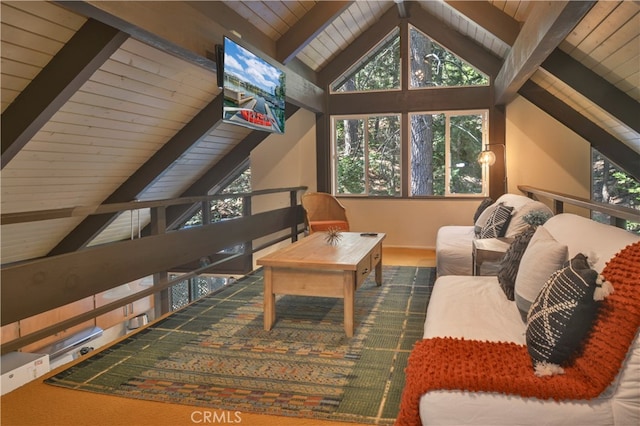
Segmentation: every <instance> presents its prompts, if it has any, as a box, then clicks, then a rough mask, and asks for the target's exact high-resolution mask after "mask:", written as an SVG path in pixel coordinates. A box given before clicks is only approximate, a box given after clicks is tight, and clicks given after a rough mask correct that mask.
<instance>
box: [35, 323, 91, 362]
mask: <svg viewBox="0 0 640 426" xmlns="http://www.w3.org/2000/svg"><path fill="white" fill-rule="evenodd" d="M102 332H103V330H102V329H101V328H100V327H89V328H85V329H84V330H82V331H79V332H78V333H76V334H74V335H72V336H69V337H66V338H64V339H62V340H59V341H57V342H56V343H54V344H52V345H49V346H45V347H44V348H42V349H40V350H38V351H37V352H38V353H41V354H49V359H54V358H56V357H59V356H61V355H64V354H65V353H67V352H68V351H70V350H71V349H73V348H77V347H78V346H81V345H83V344H85V343H87V342H89V341H91V340H93V339H97V338H98V337H100V336H102Z"/></svg>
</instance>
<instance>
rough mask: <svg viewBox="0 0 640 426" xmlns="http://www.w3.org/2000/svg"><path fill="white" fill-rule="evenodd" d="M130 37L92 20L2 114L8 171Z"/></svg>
mask: <svg viewBox="0 0 640 426" xmlns="http://www.w3.org/2000/svg"><path fill="white" fill-rule="evenodd" d="M128 37H129V36H128V35H127V34H125V33H123V32H120V31H118V30H117V29H115V28H112V27H110V26H108V25H105V24H103V23H101V22H98V21H95V20H93V19H89V20H88V21H87V22H86V23H85V24H84V25H83V26H82V27H81V28H80V29H79V30H78V31H77V32H76V34H75V35H74V36H73V37H71V39H70V40H69V41H68V42H67V43H66V44H65V45H64V46H63V47H62V49H60V51H59V52H58V53H57V54H56V55H55V56H54V57H53V58H52V59H51V61H49V63H48V64H47V65H46V66H45V67H44V68H43V69H42V70H41V71H40V73H38V75H37V76H36V77H35V78H34V79H33V80H32V81H31V83H29V85H28V86H27V87H26V88H25V89H24V90H23V91H22V92H21V93H20V95H18V97H17V98H16V99H15V100H14V101H13V102H12V103H11V104H10V105H9V106H8V107H7V109H6V110H5V111H4V112H3V113H2V118H1V120H2V126H1V128H2V136H1V140H2V155H1V161H0V163H1V166H0V168H4V167H5V166H6V165H7V164H8V163H9V161H11V159H13V157H15V155H16V154H17V153H18V152H19V151H20V150H21V149H22V148H23V147H24V146H25V145H26V144H27V142H29V141H30V140H31V138H32V137H33V136H34V135H35V134H36V133H37V132H38V131H39V130H40V129H41V128H42V126H44V125H45V124H46V123H47V121H49V119H50V118H51V117H52V116H53V115H54V114H55V113H56V112H57V111H58V110H59V109H60V107H62V105H64V104H65V103H66V102H67V101H68V100H69V98H71V96H73V94H74V93H75V92H76V91H77V90H78V89H79V88H80V87H81V86H82V85H83V84H84V83H85V82H86V81H87V80H89V78H90V77H91V76H92V75H93V73H94V72H95V71H96V70H97V69H98V68H100V66H102V64H104V62H105V61H106V60H107V59H108V58H109V57H110V56H111V55H112V54H113V52H115V51H116V50H117V49H118V48H119V47H120V46H121V45H122V43H124V41H125V40H126V39H127V38H128Z"/></svg>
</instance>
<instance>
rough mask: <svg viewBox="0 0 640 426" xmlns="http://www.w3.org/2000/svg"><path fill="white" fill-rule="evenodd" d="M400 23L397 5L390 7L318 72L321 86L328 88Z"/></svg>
mask: <svg viewBox="0 0 640 426" xmlns="http://www.w3.org/2000/svg"><path fill="white" fill-rule="evenodd" d="M399 24H400V19H399V18H398V13H397V9H396V8H395V6H391V7H389V9H388V10H387V11H386V12H385V13H384V14H383V15H382V16H381V17H380V19H378V21H377V22H375V23H374V24H373V25H371V26H370V27H369V28H367V29H366V30H365V31H364V32H363V33H362V34H361V35H360V36H359V37H358V38H357V39H355V40H354V41H353V42H352V43H351V44H349V46H348V47H347V48H346V49H344V50H343V51H342V52H340V53H339V54H338V55H337V56H336V57H335V58H334V59H333V60H332V61H331V62H329V63H328V64H327V65H325V67H324V68H323V69H322V70H320V72H319V73H318V82H319V84H320V87H323V88H325V89H326V88H327V87H328V86H329V84H331V82H332V81H333V80H335V79H336V78H338V77H339V76H340V75H341V74H342V73H343V72H345V71H346V70H347V69H349V67H351V66H352V65H353V64H354V63H355V62H356V61H358V59H360V58H361V57H362V56H364V55H365V54H366V53H367V52H368V51H369V50H371V49H372V48H373V47H375V45H376V44H378V43H379V42H380V40H382V39H383V38H384V37H385V36H386V35H387V34H389V33H390V32H391V30H393V29H394V28H395V27H397V26H398V25H399Z"/></svg>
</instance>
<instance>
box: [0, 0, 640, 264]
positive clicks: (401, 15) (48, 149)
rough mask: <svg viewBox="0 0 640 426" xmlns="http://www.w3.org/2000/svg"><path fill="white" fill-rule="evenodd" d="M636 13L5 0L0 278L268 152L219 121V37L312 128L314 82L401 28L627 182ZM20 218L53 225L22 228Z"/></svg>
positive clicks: (439, 4) (582, 5)
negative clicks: (266, 62)
mask: <svg viewBox="0 0 640 426" xmlns="http://www.w3.org/2000/svg"><path fill="white" fill-rule="evenodd" d="M639 12H640V5H639V4H638V2H635V1H609V0H607V1H602V0H601V1H595V2H576V1H571V2H536V1H511V0H508V1H486V2H485V1H416V2H408V1H405V2H402V1H395V2H394V1H390V0H389V1H355V2H352V1H219V2H207V1H194V2H179V1H176V2H130V1H129V2H101V1H88V2H79V1H54V2H11V1H3V2H2V3H1V23H2V28H1V37H2V52H1V56H2V69H1V75H2V81H1V87H2V99H1V101H2V157H1V159H2V161H1V164H2V172H1V173H2V200H1V207H2V215H3V220H2V227H1V232H2V247H1V248H2V263H3V264H6V263H9V262H16V261H21V260H26V259H33V258H37V257H41V256H47V255H52V254H60V253H65V252H69V251H73V250H77V249H78V248H81V247H84V246H86V245H88V244H99V243H102V242H109V241H116V240H119V239H122V238H127V237H128V236H129V235H130V234H131V233H132V232H138V231H139V228H140V227H142V226H144V225H145V224H146V223H148V213H145V211H143V212H142V213H141V217H139V218H138V217H136V218H135V223H134V220H133V218H132V217H131V215H127V214H123V215H120V216H111V215H94V216H87V215H86V214H83V213H82V212H81V211H78V210H77V209H75V210H74V207H77V206H96V205H99V204H102V203H114V202H126V201H131V200H152V199H162V198H173V197H179V196H189V195H203V194H206V193H207V192H208V191H209V190H210V189H211V188H212V187H214V186H215V185H216V184H218V183H219V182H220V181H221V180H222V179H224V178H225V177H227V176H228V175H229V174H230V173H232V172H233V171H234V170H236V169H237V168H238V167H241V165H242V164H243V162H244V161H245V160H246V158H247V157H248V155H249V153H250V151H251V149H253V148H254V147H255V146H256V145H257V144H259V143H260V142H261V141H262V140H263V139H264V138H265V137H266V136H265V135H264V134H261V133H258V132H251V131H249V130H246V129H242V128H238V127H232V126H230V125H228V124H224V123H221V122H220V110H221V108H220V105H221V102H222V100H221V93H220V90H219V89H218V87H217V85H216V76H215V63H214V61H213V60H212V59H211V58H212V56H211V52H212V51H213V47H214V45H215V44H216V43H220V42H221V40H222V35H223V34H234V36H235V37H241V38H240V40H241V42H242V43H243V44H245V45H246V46H247V47H249V48H250V49H252V50H254V51H255V52H256V53H261V54H263V55H265V56H269V57H271V58H273V60H274V63H278V62H279V63H280V66H282V67H284V68H285V69H286V71H287V89H288V99H287V100H288V105H287V113H288V115H291V114H294V113H295V112H296V110H297V109H298V108H305V109H308V110H310V111H313V112H315V113H322V112H323V108H324V106H323V105H324V102H323V96H324V95H323V94H324V88H325V87H326V86H327V84H328V83H329V82H330V81H331V80H332V79H333V78H335V77H337V75H339V73H340V72H342V71H343V70H344V69H346V68H347V67H348V66H350V65H351V64H352V63H353V61H354V60H356V59H357V58H359V57H360V56H361V55H363V54H365V53H366V52H367V51H368V50H369V49H370V48H371V47H372V46H373V45H374V44H375V43H376V42H377V41H378V40H379V39H380V37H383V36H384V35H386V33H387V32H388V31H389V29H390V28H392V27H393V26H397V25H398V23H399V22H401V21H402V20H403V19H405V20H409V22H411V23H412V24H414V25H419V26H420V28H421V29H422V30H423V31H425V32H427V33H428V35H429V36H431V37H432V38H434V40H435V41H437V42H438V43H440V44H442V45H443V46H445V47H447V48H448V49H450V50H452V51H453V52H454V53H456V54H458V55H460V56H462V57H463V58H465V59H466V60H468V61H469V62H471V63H472V64H474V65H475V66H476V67H478V68H481V69H482V70H483V71H485V72H486V73H487V74H489V75H491V76H492V78H493V79H494V81H495V87H496V96H495V100H496V103H498V104H508V103H509V102H510V101H511V100H513V99H514V97H515V96H517V95H518V94H519V95H521V96H523V97H525V98H526V99H528V100H529V101H530V102H532V103H534V104H535V105H537V106H538V107H540V108H542V109H543V110H545V111H547V112H548V113H549V114H550V115H551V116H553V117H554V118H555V119H557V120H558V121H560V122H562V123H563V124H565V125H566V126H567V127H569V128H571V129H572V130H574V131H575V132H576V133H578V134H579V135H581V136H582V137H584V138H585V139H586V140H588V141H589V142H590V143H591V144H592V145H593V146H594V147H596V148H597V149H599V150H600V151H601V152H603V153H604V154H605V155H608V156H609V157H611V159H612V160H614V161H615V162H617V163H618V164H619V165H621V166H623V167H624V168H625V169H627V170H628V171H629V172H631V173H632V174H634V175H635V176H638V175H639V174H640V172H639V169H640V161H639V158H640V157H639V153H640V136H639V132H640V120H639V118H640V114H639V112H640V108H639V104H638V101H639V100H640V88H639V84H638V82H639V81H640V35H639V29H640V14H639ZM34 211H48V213H49V214H50V215H53V216H55V217H57V218H56V219H50V220H43V221H36V222H30V223H24V222H22V221H21V220H20V219H19V218H20V217H21V214H22V213H24V212H34ZM183 213H184V212H183V211H174V212H172V213H171V214H172V216H171V219H173V220H177V219H178V218H180V217H181V215H182V214H183ZM12 215H13V216H12ZM56 215H57V216H56ZM23 216H24V215H23ZM53 216H52V217H53ZM16 218H17V219H16Z"/></svg>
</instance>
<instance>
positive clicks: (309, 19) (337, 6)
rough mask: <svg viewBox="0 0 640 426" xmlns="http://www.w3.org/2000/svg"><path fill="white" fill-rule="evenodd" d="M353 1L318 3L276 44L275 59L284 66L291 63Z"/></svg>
mask: <svg viewBox="0 0 640 426" xmlns="http://www.w3.org/2000/svg"><path fill="white" fill-rule="evenodd" d="M352 3H353V1H324V2H318V3H316V4H315V6H313V7H312V8H311V9H310V10H309V11H308V12H307V13H306V14H305V15H304V16H303V17H302V18H300V19H299V20H298V22H296V23H295V24H294V25H293V26H292V27H291V28H289V30H287V32H286V33H284V34H283V35H282V36H281V37H280V38H279V39H278V41H277V42H276V56H275V58H276V59H277V60H278V61H280V62H282V63H283V64H287V63H289V61H290V60H291V59H293V58H294V57H295V56H296V55H297V54H298V52H300V51H301V50H302V49H304V48H305V47H306V46H307V45H308V44H309V43H311V41H312V40H313V39H314V38H316V36H317V35H318V34H320V33H321V32H322V31H323V30H324V29H325V28H326V27H328V26H329V25H330V24H331V22H333V20H334V19H335V18H336V17H337V16H338V15H340V14H341V13H342V12H343V11H344V10H345V9H347V8H348V7H349V6H351V4H352Z"/></svg>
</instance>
